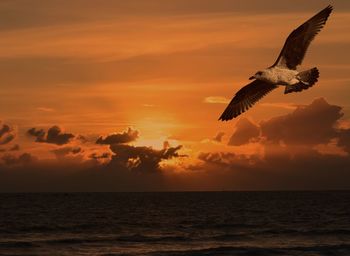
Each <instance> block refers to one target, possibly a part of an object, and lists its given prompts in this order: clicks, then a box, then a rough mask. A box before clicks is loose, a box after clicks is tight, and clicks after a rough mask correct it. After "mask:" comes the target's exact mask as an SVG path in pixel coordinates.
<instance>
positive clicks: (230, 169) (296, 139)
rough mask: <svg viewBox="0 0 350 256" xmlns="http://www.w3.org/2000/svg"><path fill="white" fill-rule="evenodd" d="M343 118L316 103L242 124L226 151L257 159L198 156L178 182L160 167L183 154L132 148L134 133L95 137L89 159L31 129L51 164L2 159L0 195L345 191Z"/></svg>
mask: <svg viewBox="0 0 350 256" xmlns="http://www.w3.org/2000/svg"><path fill="white" fill-rule="evenodd" d="M342 116H343V114H342V109H341V107H339V106H335V105H330V104H328V103H327V102H326V101H325V100H324V99H317V100H315V101H313V102H312V103H311V104H310V105H306V106H300V107H298V108H297V109H296V110H294V111H293V112H291V113H289V114H287V115H283V116H279V117H274V118H271V119H269V120H265V121H263V122H261V123H259V124H255V123H253V121H249V120H247V119H241V120H239V121H238V123H237V125H236V127H235V130H234V133H233V134H232V136H231V137H230V138H229V142H228V144H229V145H230V146H233V148H234V147H237V146H244V145H245V144H248V143H256V144H257V145H260V146H261V147H263V149H264V154H263V155H261V154H247V155H243V154H235V153H232V152H224V151H223V152H201V153H199V154H198V160H199V163H196V164H192V165H191V166H189V167H188V168H187V170H186V171H185V173H181V174H179V173H176V172H172V171H170V170H167V169H164V167H162V164H161V163H162V162H163V161H164V160H168V159H172V158H182V157H184V156H183V155H182V154H181V153H180V150H181V147H182V146H176V147H171V146H170V145H169V143H167V142H165V143H164V148H163V149H160V150H157V149H154V148H151V147H142V146H134V145H132V142H134V141H135V140H136V139H137V138H138V136H139V132H138V131H137V130H133V129H131V128H129V129H128V130H126V131H123V132H120V133H115V134H111V135H107V136H101V137H99V138H98V139H97V140H96V141H95V142H93V144H94V147H97V148H98V149H100V150H99V151H95V152H91V151H88V150H86V148H85V149H84V145H82V144H83V142H80V143H81V145H80V144H78V145H77V141H75V144H74V143H72V141H73V140H74V139H75V138H77V137H79V136H77V135H73V134H70V133H64V132H63V131H62V130H61V129H60V128H58V127H57V126H54V127H51V128H50V129H49V130H48V131H47V132H45V131H44V130H40V129H39V130H38V129H35V128H33V129H30V130H29V131H28V134H29V135H30V136H34V137H35V138H36V141H37V142H38V143H43V142H45V143H51V144H53V145H56V147H57V148H56V149H54V150H52V153H53V154H55V155H56V157H57V159H58V161H57V160H56V161H53V160H51V161H44V160H39V159H37V158H36V157H34V156H32V155H30V154H28V153H25V152H20V151H19V152H17V154H16V155H14V153H12V154H11V153H9V152H5V153H2V155H0V156H1V160H0V163H1V164H0V176H1V180H0V191H154V190H164V191H166V190H290V189H301V190H305V189H306V190H307V189H350V182H349V181H350V171H349V170H350V157H349V154H350V150H349V149H350V129H341V128H338V127H341V126H339V122H340V121H341V117H342ZM5 130H7V128H5ZM222 138H223V134H222V133H219V134H218V135H217V136H216V137H215V141H217V142H218V143H223V142H222ZM78 141H79V140H78ZM320 146H323V147H325V148H329V150H323V151H322V150H320V149H319V147H320ZM334 149H336V150H334ZM68 158H69V159H70V161H66V160H67V159H68Z"/></svg>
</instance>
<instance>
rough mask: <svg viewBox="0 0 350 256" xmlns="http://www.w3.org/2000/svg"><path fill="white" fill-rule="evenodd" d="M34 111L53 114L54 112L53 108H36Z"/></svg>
mask: <svg viewBox="0 0 350 256" xmlns="http://www.w3.org/2000/svg"><path fill="white" fill-rule="evenodd" d="M36 109H37V110H39V111H42V112H54V111H55V110H54V109H53V108H48V107H37V108H36Z"/></svg>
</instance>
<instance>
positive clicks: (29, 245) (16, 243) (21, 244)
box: [0, 241, 38, 249]
mask: <svg viewBox="0 0 350 256" xmlns="http://www.w3.org/2000/svg"><path fill="white" fill-rule="evenodd" d="M34 247H38V245H37V244H35V243H33V242H24V241H7V242H0V248H3V249H5V248H34Z"/></svg>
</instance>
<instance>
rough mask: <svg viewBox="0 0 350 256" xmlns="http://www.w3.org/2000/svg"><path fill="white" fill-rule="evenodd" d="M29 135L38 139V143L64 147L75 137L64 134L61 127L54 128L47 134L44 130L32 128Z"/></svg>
mask: <svg viewBox="0 0 350 256" xmlns="http://www.w3.org/2000/svg"><path fill="white" fill-rule="evenodd" d="M27 134H28V135H30V136H33V137H36V140H35V141H36V142H43V143H50V144H56V145H64V144H67V143H69V142H70V140H71V139H73V138H74V137H75V136H74V135H73V134H71V133H64V132H63V131H62V129H61V128H60V127H59V126H56V125H55V126H52V127H51V128H50V129H49V130H48V131H47V132H45V131H44V130H43V129H36V128H31V129H29V130H28V131H27Z"/></svg>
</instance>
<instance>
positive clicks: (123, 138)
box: [96, 127, 139, 145]
mask: <svg viewBox="0 0 350 256" xmlns="http://www.w3.org/2000/svg"><path fill="white" fill-rule="evenodd" d="M138 137H139V132H138V131H137V130H133V129H132V128H130V127H129V128H128V130H126V131H124V132H121V133H116V134H111V135H108V136H106V137H104V138H103V137H102V136H101V137H99V138H98V139H97V141H96V144H105V145H113V144H121V143H129V142H132V141H135V140H136V139H137V138H138Z"/></svg>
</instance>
